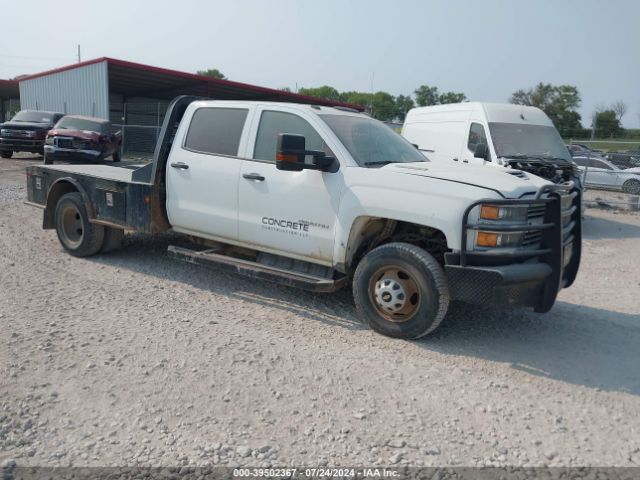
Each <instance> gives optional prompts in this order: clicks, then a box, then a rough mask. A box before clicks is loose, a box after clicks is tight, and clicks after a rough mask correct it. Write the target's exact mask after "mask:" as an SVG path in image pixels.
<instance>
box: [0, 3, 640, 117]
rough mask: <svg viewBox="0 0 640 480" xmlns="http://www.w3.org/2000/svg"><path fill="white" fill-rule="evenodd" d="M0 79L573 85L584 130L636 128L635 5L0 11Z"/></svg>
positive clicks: (468, 88)
mask: <svg viewBox="0 0 640 480" xmlns="http://www.w3.org/2000/svg"><path fill="white" fill-rule="evenodd" d="M0 14H1V15H2V18H3V20H5V21H3V22H2V24H3V26H2V31H3V35H2V37H3V41H2V46H1V47H0V78H11V77H15V76H16V75H20V74H25V73H35V72H39V71H42V70H46V69H50V68H55V67H59V66H62V65H66V64H69V63H73V62H74V61H75V60H76V45H77V44H78V43H79V44H81V46H82V58H83V60H89V59H91V58H96V57H102V56H110V57H114V58H120V59H124V60H130V61H134V62H140V63H147V64H151V65H155V66H160V67H166V68H173V69H177V70H184V71H189V72H195V71H196V70H199V69H206V68H209V67H212V68H218V69H219V70H221V71H222V72H223V73H224V74H225V75H226V76H227V77H228V78H229V79H231V80H237V81H241V82H247V83H253V84H257V85H262V86H268V87H276V88H279V87H283V86H289V87H291V88H292V89H295V87H296V84H297V86H298V87H301V86H304V87H312V86H320V85H324V84H328V85H332V86H334V87H336V88H337V89H338V90H362V91H370V89H371V79H372V76H373V88H374V90H385V91H388V92H389V93H391V94H393V95H398V94H412V92H413V90H414V89H415V88H416V87H417V86H419V85H422V84H428V85H435V86H437V87H438V88H439V89H440V90H445V91H448V90H453V91H457V92H464V93H465V94H466V95H467V97H468V98H469V99H470V100H477V101H498V102H505V101H508V99H509V97H510V94H511V93H512V92H513V91H514V90H517V89H519V88H527V87H530V86H533V85H535V84H536V83H538V82H541V81H542V82H547V83H552V84H570V85H576V86H577V87H578V89H579V91H580V93H581V95H582V106H581V108H580V113H581V114H582V117H583V124H585V125H588V124H589V123H590V120H589V119H590V117H591V112H592V111H593V109H594V107H595V106H596V105H603V106H608V105H610V104H611V103H612V102H614V101H616V100H623V101H624V102H625V103H626V104H627V106H628V112H627V114H626V115H625V116H624V117H623V124H624V126H625V127H636V128H637V127H639V126H640V1H639V0H627V1H623V0H618V1H616V0H608V1H604V0H603V1H590V0H563V1H557V0H527V1H516V0H513V1H509V0H503V1H498V0H476V1H463V0H460V1H456V0H447V1H420V0H394V1H392V0H387V1H378V0H314V1H307V0H299V1H296V0H269V1H267V0H263V1H260V0H233V1H230V0H225V1H217V0H216V1H204V0H202V1H195V0H180V1H173V0H163V1H156V2H152V1H133V0H128V1H127V0H125V1H120V0H109V1H104V2H92V1H75V0H65V2H63V3H60V2H51V1H49V0H47V1H41V0H35V1H34V0H30V1H15V0H2V1H0ZM7 20H9V21H7Z"/></svg>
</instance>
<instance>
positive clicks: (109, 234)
mask: <svg viewBox="0 0 640 480" xmlns="http://www.w3.org/2000/svg"><path fill="white" fill-rule="evenodd" d="M123 237H124V230H123V229H122V228H113V227H105V229H104V242H103V243H102V248H101V249H100V253H109V252H113V251H114V250H117V249H118V248H120V247H121V246H122V238H123Z"/></svg>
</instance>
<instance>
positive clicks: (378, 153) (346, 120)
mask: <svg viewBox="0 0 640 480" xmlns="http://www.w3.org/2000/svg"><path fill="white" fill-rule="evenodd" d="M320 117H322V119H323V120H324V121H325V122H326V124H327V125H328V126H329V128H330V129H331V130H332V131H333V133H335V134H336V136H337V137H338V138H339V139H340V141H341V142H342V143H343V144H344V146H345V147H346V148H347V150H349V153H350V154H351V156H352V157H353V159H354V160H355V161H356V163H357V164H358V165H360V166H361V167H370V166H381V165H385V164H387V163H395V162H427V161H428V160H427V158H426V157H425V156H424V155H422V154H421V153H420V152H419V151H418V150H417V149H416V148H415V147H414V146H413V145H411V144H410V143H409V142H407V141H406V140H405V139H404V138H402V137H401V136H400V135H398V134H397V133H396V132H394V131H393V130H391V129H390V128H389V127H387V126H386V125H385V124H384V123H382V122H379V121H378V120H374V119H372V118H367V117H356V116H351V115H330V114H320Z"/></svg>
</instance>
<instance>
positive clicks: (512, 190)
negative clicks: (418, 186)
mask: <svg viewBox="0 0 640 480" xmlns="http://www.w3.org/2000/svg"><path fill="white" fill-rule="evenodd" d="M381 170H383V171H386V172H389V173H391V172H393V173H398V174H404V175H419V176H423V177H430V178H435V179H439V180H443V181H447V182H454V183H463V184H466V185H473V186H476V187H480V188H486V189H488V190H493V191H495V192H498V193H500V195H502V196H503V197H505V198H519V197H521V196H522V195H525V194H527V193H535V192H537V191H538V190H539V189H540V187H542V186H544V185H551V184H552V183H551V182H549V181H548V180H545V179H543V178H540V177H538V176H536V175H532V174H530V173H527V172H523V171H521V170H515V169H512V168H499V167H494V166H476V165H459V166H453V165H443V164H440V163H436V162H416V163H390V164H389V165H385V166H384V167H382V168H381Z"/></svg>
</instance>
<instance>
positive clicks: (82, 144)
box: [73, 138, 91, 148]
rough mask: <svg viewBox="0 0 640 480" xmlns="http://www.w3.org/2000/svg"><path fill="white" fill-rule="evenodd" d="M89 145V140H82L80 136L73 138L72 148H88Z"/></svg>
mask: <svg viewBox="0 0 640 480" xmlns="http://www.w3.org/2000/svg"><path fill="white" fill-rule="evenodd" d="M90 145H91V142H89V140H83V139H81V138H74V139H73V148H88V147H89V146H90Z"/></svg>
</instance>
